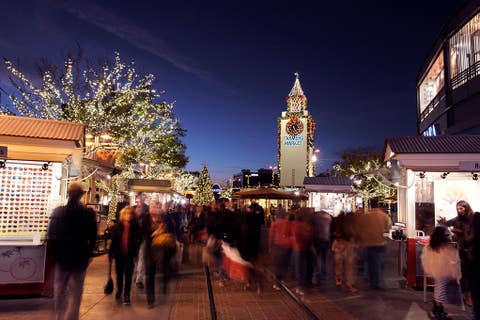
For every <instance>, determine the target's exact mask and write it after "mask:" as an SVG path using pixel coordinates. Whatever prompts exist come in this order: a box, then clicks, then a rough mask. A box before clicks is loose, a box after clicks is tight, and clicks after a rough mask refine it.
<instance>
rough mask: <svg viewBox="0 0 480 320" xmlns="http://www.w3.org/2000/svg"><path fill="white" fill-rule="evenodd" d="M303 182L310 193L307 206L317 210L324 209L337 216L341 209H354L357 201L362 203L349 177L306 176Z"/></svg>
mask: <svg viewBox="0 0 480 320" xmlns="http://www.w3.org/2000/svg"><path fill="white" fill-rule="evenodd" d="M303 184H304V185H305V192H307V193H308V205H307V206H308V207H310V208H314V209H315V211H320V210H324V211H327V212H328V213H330V214H331V215H333V216H337V215H338V214H339V213H340V212H341V211H345V212H352V211H354V210H355V207H356V205H357V203H356V202H357V201H358V202H359V203H360V204H361V203H362V199H361V198H359V197H356V194H355V193H354V192H353V191H352V186H353V182H352V180H351V179H348V178H339V177H305V178H304V180H303ZM357 199H358V200H357Z"/></svg>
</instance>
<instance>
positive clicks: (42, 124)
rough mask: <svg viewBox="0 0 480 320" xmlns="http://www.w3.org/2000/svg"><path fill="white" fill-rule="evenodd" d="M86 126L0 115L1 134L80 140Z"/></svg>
mask: <svg viewBox="0 0 480 320" xmlns="http://www.w3.org/2000/svg"><path fill="white" fill-rule="evenodd" d="M84 128H85V126H84V125H83V124H81V123H74V122H67V121H58V120H45V119H36V118H27V117H18V116H8V115H0V135H1V136H13V137H26V138H40V139H53V140H67V141H78V140H80V139H82V136H83V134H84Z"/></svg>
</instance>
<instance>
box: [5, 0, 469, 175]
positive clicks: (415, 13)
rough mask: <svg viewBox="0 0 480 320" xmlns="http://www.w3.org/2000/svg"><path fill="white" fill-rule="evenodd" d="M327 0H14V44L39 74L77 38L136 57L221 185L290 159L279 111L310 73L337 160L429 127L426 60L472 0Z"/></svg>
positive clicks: (8, 24) (311, 105)
mask: <svg viewBox="0 0 480 320" xmlns="http://www.w3.org/2000/svg"><path fill="white" fill-rule="evenodd" d="M322 2H326V1H302V0H297V1H289V2H287V1H260V0H257V1H218V2H212V1H195V2H194V1H178V0H177V1H153V0H152V1H142V0H137V1H90V0H88V1H87V0H82V1H73V0H70V1H56V0H50V1H34V0H23V1H5V2H2V9H1V10H0V55H1V56H2V57H5V58H8V59H10V60H13V61H16V62H19V63H20V66H21V69H22V71H24V72H25V73H27V74H28V75H32V76H33V75H35V63H36V62H38V61H39V60H40V59H42V58H45V57H48V58H49V59H50V60H54V61H62V58H63V56H64V54H65V53H66V52H69V51H74V49H75V47H76V43H79V44H80V45H81V47H82V48H83V50H84V52H85V55H86V56H88V57H105V56H109V57H113V53H114V51H118V52H120V54H121V55H122V57H123V58H124V59H126V60H130V59H135V61H136V65H137V67H138V69H139V71H141V72H143V73H153V74H154V75H155V76H156V78H157V82H156V87H157V88H158V89H162V90H165V91H166V96H165V97H166V100H167V101H175V113H176V115H177V116H178V117H179V119H180V121H181V123H182V126H183V128H185V129H187V131H188V132H187V136H186V137H185V138H184V140H183V141H184V142H185V144H186V145H187V155H188V156H189V158H190V162H189V164H188V165H187V168H186V169H187V170H198V171H200V170H201V167H202V163H203V162H206V163H207V164H208V168H209V171H210V174H211V176H212V179H213V180H214V181H215V182H220V183H222V182H225V181H226V179H228V178H230V177H231V176H232V175H233V174H234V173H237V172H239V171H240V170H241V169H244V168H245V169H252V170H257V169H259V168H268V166H270V165H276V161H277V118H278V117H279V116H280V115H281V112H282V111H284V110H286V102H285V97H286V96H287V95H288V93H289V91H290V89H291V87H292V85H293V82H294V75H293V73H294V72H296V71H298V72H299V73H300V81H301V84H302V87H303V90H304V92H305V95H306V96H307V98H308V110H309V111H310V113H311V114H312V115H313V118H314V119H315V121H316V122H317V132H316V137H315V144H316V147H317V148H319V149H320V150H321V152H320V155H319V158H320V161H319V164H318V166H317V170H324V169H327V168H329V167H330V165H331V163H332V162H333V161H335V160H336V159H338V156H339V154H340V153H341V152H342V151H343V150H346V149H352V148H357V147H366V146H371V147H376V148H377V149H380V150H381V149H382V148H383V142H384V140H385V138H386V137H390V136H399V135H415V134H416V91H415V78H416V75H417V72H418V69H419V68H420V66H421V65H422V63H423V61H424V59H425V57H426V55H427V53H428V51H429V50H430V48H431V47H432V45H433V43H434V41H435V38H436V36H437V35H438V33H439V31H440V30H441V28H442V26H443V25H444V24H445V23H446V22H447V20H448V19H449V17H451V16H452V15H453V13H454V12H456V10H457V9H458V8H459V7H460V6H461V4H462V3H464V2H465V1H464V0H462V1H459V0H450V1H447V0H422V1H418V0H417V1H414V0H406V1H384V0H383V1H380V0H375V1H328V3H322ZM0 86H2V87H3V88H5V89H7V90H8V89H9V85H8V79H7V77H6V70H5V66H4V65H2V66H0ZM6 99H7V98H6V97H5V96H3V97H2V101H1V102H0V103H7V101H6Z"/></svg>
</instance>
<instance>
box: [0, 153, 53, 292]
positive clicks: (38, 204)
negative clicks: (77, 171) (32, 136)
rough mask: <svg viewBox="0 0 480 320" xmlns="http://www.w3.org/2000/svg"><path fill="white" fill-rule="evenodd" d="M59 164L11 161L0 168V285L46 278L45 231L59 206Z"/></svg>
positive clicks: (36, 281) (32, 281)
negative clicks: (54, 210) (52, 214)
mask: <svg viewBox="0 0 480 320" xmlns="http://www.w3.org/2000/svg"><path fill="white" fill-rule="evenodd" d="M61 177H62V164H61V163H44V162H35V161H12V160H9V161H7V162H6V163H5V167H3V168H0V240H1V241H0V284H10V285H13V284H25V283H43V282H44V281H45V275H46V272H45V263H46V254H47V253H46V234H47V229H48V223H49V217H50V214H51V213H52V211H53V209H54V208H55V207H56V206H58V205H61V204H62V203H61V202H62V201H61V199H62V196H61V194H60V184H61Z"/></svg>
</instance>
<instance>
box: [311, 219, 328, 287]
mask: <svg viewBox="0 0 480 320" xmlns="http://www.w3.org/2000/svg"><path fill="white" fill-rule="evenodd" d="M331 224H332V216H331V215H330V214H329V213H328V212H326V211H324V210H322V211H320V212H315V216H314V218H313V230H314V231H313V245H314V248H315V255H316V261H315V262H316V263H315V265H316V271H317V273H316V276H315V278H316V279H315V280H316V283H317V285H318V284H319V283H320V281H321V280H325V279H326V278H327V255H328V250H329V248H330V236H331Z"/></svg>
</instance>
